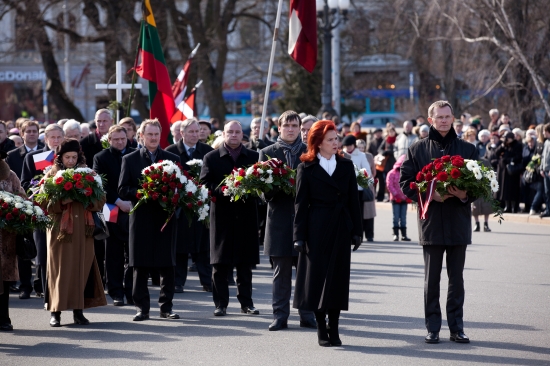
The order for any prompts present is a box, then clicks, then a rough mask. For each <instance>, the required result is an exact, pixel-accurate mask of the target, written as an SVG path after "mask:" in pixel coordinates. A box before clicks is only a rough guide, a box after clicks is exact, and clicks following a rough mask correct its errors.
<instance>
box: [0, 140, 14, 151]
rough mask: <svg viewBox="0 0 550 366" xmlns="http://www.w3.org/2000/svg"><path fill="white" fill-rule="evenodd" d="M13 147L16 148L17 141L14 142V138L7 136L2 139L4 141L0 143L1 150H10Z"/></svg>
mask: <svg viewBox="0 0 550 366" xmlns="http://www.w3.org/2000/svg"><path fill="white" fill-rule="evenodd" d="M13 149H15V142H13V140H11V139H10V138H8V137H6V139H5V140H4V141H2V143H0V150H2V151H4V152H10V151H12V150H13Z"/></svg>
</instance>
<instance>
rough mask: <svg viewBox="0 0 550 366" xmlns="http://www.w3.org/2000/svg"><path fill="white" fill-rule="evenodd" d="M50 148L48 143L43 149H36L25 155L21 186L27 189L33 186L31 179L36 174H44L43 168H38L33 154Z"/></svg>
mask: <svg viewBox="0 0 550 366" xmlns="http://www.w3.org/2000/svg"><path fill="white" fill-rule="evenodd" d="M49 150H50V148H49V147H48V145H46V146H44V147H43V148H42V149H41V150H36V151H33V152H31V153H28V154H27V155H25V159H24V160H23V168H22V171H21V186H23V189H25V191H27V190H28V189H29V188H30V187H31V180H32V179H33V178H34V177H35V176H37V175H39V174H43V172H42V170H36V168H35V165H34V160H33V158H32V156H33V155H36V154H40V153H43V152H46V151H49Z"/></svg>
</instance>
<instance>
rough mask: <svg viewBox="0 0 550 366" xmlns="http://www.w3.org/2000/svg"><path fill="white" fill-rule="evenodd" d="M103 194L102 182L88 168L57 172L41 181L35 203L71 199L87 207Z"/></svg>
mask: <svg viewBox="0 0 550 366" xmlns="http://www.w3.org/2000/svg"><path fill="white" fill-rule="evenodd" d="M104 194H105V191H104V190H103V180H102V179H101V177H100V176H99V175H98V174H97V173H96V172H95V171H93V170H92V169H90V168H75V169H65V170H59V171H58V172H57V173H56V174H55V175H54V176H53V177H49V178H46V179H43V182H42V188H41V189H40V193H38V194H36V201H37V202H38V203H43V202H46V201H60V200H64V199H71V200H73V201H76V202H80V203H82V205H83V206H84V207H88V206H89V205H90V204H91V203H92V202H94V201H97V200H100V199H101V197H102V195H104Z"/></svg>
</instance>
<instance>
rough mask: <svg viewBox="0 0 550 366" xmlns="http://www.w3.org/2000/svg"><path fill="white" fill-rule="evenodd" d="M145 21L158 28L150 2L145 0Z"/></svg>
mask: <svg viewBox="0 0 550 366" xmlns="http://www.w3.org/2000/svg"><path fill="white" fill-rule="evenodd" d="M145 19H146V20H147V23H149V24H150V25H152V26H153V27H155V28H156V27H157V23H156V22H155V17H154V16H153V8H151V1H150V0H145Z"/></svg>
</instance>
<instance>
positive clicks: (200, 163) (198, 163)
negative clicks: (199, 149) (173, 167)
mask: <svg viewBox="0 0 550 366" xmlns="http://www.w3.org/2000/svg"><path fill="white" fill-rule="evenodd" d="M185 164H187V165H189V166H191V165H198V166H202V160H200V159H193V160H189V161H188V162H187V163H185Z"/></svg>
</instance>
